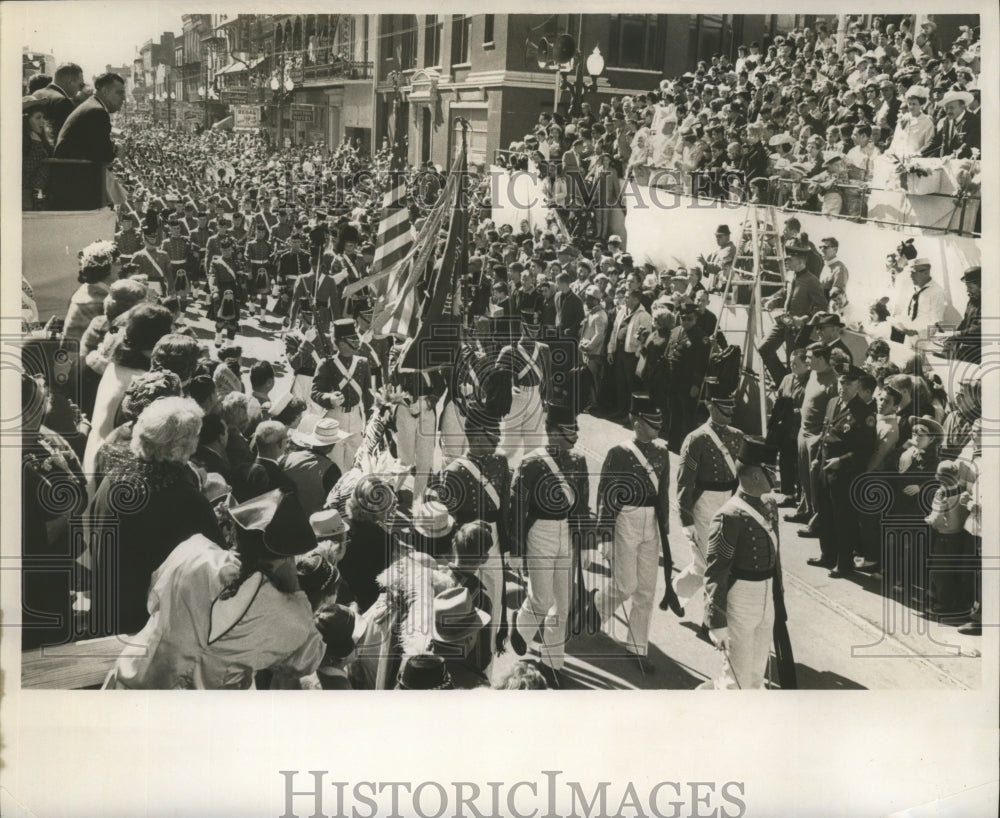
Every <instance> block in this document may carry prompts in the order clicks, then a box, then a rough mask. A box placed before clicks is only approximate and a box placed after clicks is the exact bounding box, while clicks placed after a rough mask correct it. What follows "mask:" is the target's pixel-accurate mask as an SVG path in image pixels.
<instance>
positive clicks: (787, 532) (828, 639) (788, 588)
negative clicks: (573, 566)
mask: <svg viewBox="0 0 1000 818" xmlns="http://www.w3.org/2000/svg"><path fill="white" fill-rule="evenodd" d="M715 306H717V305H715ZM188 321H189V323H190V325H191V326H192V327H193V328H194V329H195V330H196V331H197V332H198V334H199V336H200V337H201V338H202V339H203V340H205V341H208V342H209V343H211V340H212V338H213V336H214V330H213V328H212V325H210V324H209V322H207V321H205V320H204V317H203V312H202V311H201V310H200V308H198V307H194V308H192V309H191V310H190V311H189V314H188ZM272 321H273V323H270V324H265V325H261V324H259V323H258V322H257V321H256V320H251V321H244V322H243V324H242V328H241V336H240V338H239V341H240V343H241V344H242V346H243V352H244V366H245V367H246V368H249V366H250V365H252V364H253V363H254V362H255V361H257V360H269V361H271V362H272V364H274V366H275V371H276V372H277V373H278V375H279V380H278V384H277V386H276V387H275V392H274V394H281V392H282V391H283V390H284V389H287V388H288V387H289V386H290V383H291V375H290V373H288V372H287V371H286V370H285V367H284V355H283V350H282V344H281V342H280V341H279V340H278V339H277V338H276V336H275V333H276V331H277V330H278V329H280V327H279V325H278V323H277V322H276V321H274V320H273V319H272ZM731 340H732V341H734V342H736V343H740V341H741V338H740V336H739V335H738V334H734V335H733V336H732V338H731ZM627 435H628V432H627V430H626V429H625V428H624V427H622V426H620V425H617V424H614V423H611V422H609V421H606V420H603V419H599V418H596V417H593V416H591V415H586V414H584V415H581V416H580V445H579V448H580V449H581V451H583V452H584V453H585V454H586V456H587V461H588V465H589V467H590V471H591V497H592V498H593V497H594V496H595V495H596V489H597V479H598V477H599V473H600V468H601V463H602V462H603V460H604V456H605V454H606V453H607V450H608V449H609V448H610V447H611V446H613V445H615V444H616V443H619V442H621V441H622V440H624V439H625V437H626V436H627ZM674 471H675V470H672V474H673V473H674ZM670 527H671V531H672V532H675V533H674V534H673V535H672V537H671V540H672V545H673V558H674V567H675V570H680V569H682V568H683V567H684V566H685V565H686V564H687V562H688V560H689V559H690V555H689V552H688V551H687V547H686V546H685V545H684V544H683V542H682V537H681V536H680V535H679V533H677V532H680V530H681V526H680V521H679V519H678V517H677V515H676V511H674V512H673V513H672V515H671V522H670ZM797 527H798V526H796V525H794V524H791V523H785V522H782V523H781V528H780V535H781V559H782V565H783V567H784V577H785V601H786V605H787V608H788V617H789V619H788V630H789V634H790V636H791V641H792V647H793V650H794V654H795V662H796V666H797V673H798V682H799V687H800V688H803V689H823V690H836V689H909V690H926V689H978V687H979V685H980V674H981V661H980V658H979V653H978V649H979V642H980V640H979V638H978V637H974V636H962V635H960V634H958V633H957V632H956V630H955V628H954V627H948V626H946V625H941V624H938V623H936V622H932V621H929V620H927V619H924V618H923V617H922V616H921V615H920V614H918V613H917V612H916V610H914V609H912V608H910V607H908V606H905V605H902V604H900V603H899V602H894V601H892V600H889V599H886V598H885V597H883V596H882V594H881V593H880V588H881V581H879V580H874V579H871V578H869V577H867V576H865V575H861V574H858V575H856V576H855V578H853V579H830V578H829V577H827V572H826V570H825V569H822V568H815V567H811V566H808V565H806V559H807V558H808V557H811V556H816V555H817V554H818V549H819V545H818V541H817V540H814V539H811V540H807V539H800V538H798V537H797V536H796V534H795V530H796V528H797ZM587 563H588V557H587V556H585V558H584V564H585V565H586V564H587ZM663 590H664V588H663V576H662V572H661V573H660V576H659V578H658V582H657V590H656V596H655V598H656V600H657V601H658V600H659V599H660V598H661V597H662V595H663ZM626 615H627V612H626V611H624V610H623V609H621V608H620V609H619V611H618V616H617V621H616V623H615V628H616V629H617V630H616V632H617V633H618V635H619V636H621V635H623V634H624V630H625V616H626ZM701 615H702V604H701V601H700V600H697V599H696V600H693V601H692V602H691V603H690V604H689V605H688V607H687V610H686V611H685V617H684V619H683V620H679V619H678V618H677V617H676V616H674V614H673V613H671V612H669V611H666V612H664V611H660V610H659V608H658V607H654V612H653V618H652V625H651V631H650V658H651V659H652V660H653V661H654V663H655V664H656V670H655V673H653V674H652V675H644V674H643V672H642V671H641V669H640V668H639V666H638V663H637V662H636V661H635V659H633V658H629V657H628V656H626V655H625V654H624V651H623V649H622V648H621V647H620V646H619V645H617V644H616V643H615V642H614V641H613V640H612V639H611V638H609V637H608V636H606V635H603V634H599V635H596V636H578V637H575V638H573V639H572V640H571V641H570V644H569V646H568V653H569V657H568V661H567V666H566V671H565V677H566V680H567V687H572V688H581V689H583V688H608V689H626V688H640V689H692V688H694V687H696V686H697V685H698V684H699V683H701V682H702V681H704V680H706V679H708V678H711V677H714V676H715V675H716V674H717V673H718V670H719V667H720V661H721V654H720V653H719V652H718V651H716V650H715V649H714V647H712V646H711V645H709V644H707V643H706V642H704V641H702V640H701V639H699V638H698V636H697V631H698V625H699V624H700V623H701ZM885 623H890V626H889V627H886V624H885ZM516 659H517V657H516V656H515V655H514V654H513V652H512V651H511V650H508V651H507V653H506V654H504V655H503V656H501V657H499V658H498V660H497V661H496V662H495V663H494V668H493V673H494V677H496V676H497V674H500V673H502V672H503V670H504V669H505V668H506V667H508V666H509V665H510V664H511V663H512V662H514V661H515V660H516ZM776 678H777V677H776V674H775V680H776ZM775 683H776V682H775Z"/></svg>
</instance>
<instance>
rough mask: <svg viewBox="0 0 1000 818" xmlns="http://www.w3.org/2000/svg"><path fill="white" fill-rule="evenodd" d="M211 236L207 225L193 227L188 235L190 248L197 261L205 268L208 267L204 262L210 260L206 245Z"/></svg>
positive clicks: (210, 230)
mask: <svg viewBox="0 0 1000 818" xmlns="http://www.w3.org/2000/svg"><path fill="white" fill-rule="evenodd" d="M211 238H212V229H211V227H209V226H206V227H202V226H201V225H198V227H196V228H194V230H192V231H191V233H190V235H189V236H188V241H189V242H190V244H191V248H192V250H193V251H194V252H195V253H196V254H197V256H198V263H199V264H200V265H201V266H202V267H203V268H204V269H205V270H206V272H207V269H208V264H207V263H206V262H211V260H212V259H211V257H209V256H208V253H207V247H208V241H209V239H211Z"/></svg>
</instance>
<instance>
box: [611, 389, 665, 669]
mask: <svg viewBox="0 0 1000 818" xmlns="http://www.w3.org/2000/svg"><path fill="white" fill-rule="evenodd" d="M629 422H630V423H631V424H632V431H633V435H634V436H633V438H632V439H630V440H627V441H626V442H624V443H620V444H618V445H617V446H613V447H612V448H611V449H610V450H609V451H608V454H607V456H606V457H605V459H604V465H603V466H602V468H601V481H600V483H599V485H598V489H597V493H598V496H597V516H598V524H599V525H600V526H601V528H602V530H608V529H611V530H613V531H614V538H613V540H612V544H611V553H610V563H611V570H612V581H611V583H610V587H605V588H599V589H598V591H597V594H596V595H595V598H594V601H595V603H596V605H597V609H598V611H599V612H600V615H601V619H602V620H604V622H605V623H608V624H609V620H610V618H611V617H612V616H613V615H614V613H615V611H616V610H617V609H618V606H619V605H621V604H623V603H624V602H625V601H626V600H628V599H631V600H632V608H631V611H630V612H629V614H628V617H627V623H628V636H627V639H626V642H625V649H626V650H627V651H628V652H629V653H633V654H636V655H637V656H638V657H639V664H640V666H641V667H642V669H643V671H644V672H647V673H650V672H652V671H653V670H654V667H653V664H652V662H651V660H650V659H649V658H648V657H647V655H646V646H647V644H648V641H649V620H650V616H651V614H652V612H653V597H654V593H655V591H656V577H657V574H658V573H659V570H658V569H659V563H660V553H661V551H662V553H663V563H664V574H665V576H666V581H667V588H668V594H667V597H671V596H672V595H671V594H670V593H669V589H670V573H671V567H672V564H673V561H672V560H671V557H670V540H669V539H668V537H667V534H668V531H669V519H670V450H669V449H668V448H667V444H666V443H665V442H664V441H662V440H659V439H658V435H659V433H660V427H661V426H662V425H663V415H662V414H661V413H660V410H659V409H658V408H657V407H656V404H655V403H653V401H652V399H651V398H650V397H649V395H647V394H646V393H644V392H635V393H633V394H632V401H631V407H630V410H629ZM606 627H607V624H606Z"/></svg>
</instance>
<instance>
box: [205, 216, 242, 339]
mask: <svg viewBox="0 0 1000 818" xmlns="http://www.w3.org/2000/svg"><path fill="white" fill-rule="evenodd" d="M235 247H236V243H235V242H234V241H233V239H232V237H231V236H225V237H224V238H222V240H221V241H220V242H219V253H220V255H218V256H216V257H215V258H214V259H212V265H211V267H210V268H209V271H208V291H209V295H210V298H211V305H210V309H209V315H208V317H209V318H210V319H211V318H214V319H215V345H216V346H222V338H223V332H225V333H226V335H227V336H228V338H229V340H230V341H232V340H233V339H234V338H235V337H236V330H237V329H238V328H239V321H240V308H241V307H242V304H243V292H242V288H241V287H240V282H239V275H238V274H237V272H236V270H235V269H234V267H233V251H234V249H235Z"/></svg>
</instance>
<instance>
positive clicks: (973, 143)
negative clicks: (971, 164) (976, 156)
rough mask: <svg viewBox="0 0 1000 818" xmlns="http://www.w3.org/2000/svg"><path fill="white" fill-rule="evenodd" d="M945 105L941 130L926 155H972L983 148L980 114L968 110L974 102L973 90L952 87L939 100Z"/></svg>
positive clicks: (939, 128) (939, 124)
mask: <svg viewBox="0 0 1000 818" xmlns="http://www.w3.org/2000/svg"><path fill="white" fill-rule="evenodd" d="M939 104H940V105H941V107H942V108H944V113H945V115H944V117H942V118H941V120H940V121H939V122H938V126H937V131H936V133H935V134H934V138H933V139H932V140H931V143H930V145H928V146H927V148H926V149H925V150H924V156H938V157H941V158H942V159H943V158H944V157H946V156H952V155H954V156H957V157H958V158H959V159H968V158H969V157H971V156H972V151H973V150H974V149H975V150H977V151H978V150H981V148H982V135H981V123H980V121H979V117H978V116H977V115H976V114H973V113H971V112H970V111H968V110H966V109H967V108H968V106H969V105H971V104H972V94H970V93H969V92H968V91H948V92H947V93H946V94H945V95H944V96H943V97H941V102H940V103H939Z"/></svg>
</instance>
